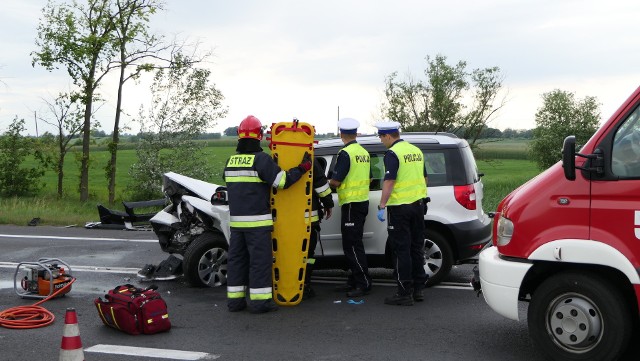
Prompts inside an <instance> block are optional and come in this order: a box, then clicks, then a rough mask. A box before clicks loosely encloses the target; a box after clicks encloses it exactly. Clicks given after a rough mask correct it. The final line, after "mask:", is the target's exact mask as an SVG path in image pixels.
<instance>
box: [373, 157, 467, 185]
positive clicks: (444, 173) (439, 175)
mask: <svg viewBox="0 0 640 361" xmlns="http://www.w3.org/2000/svg"><path fill="white" fill-rule="evenodd" d="M370 154H371V174H372V176H373V181H372V182H371V186H370V190H372V191H374V190H381V189H382V182H383V179H384V152H382V153H370ZM423 154H424V159H425V162H424V166H425V168H426V169H427V175H428V177H429V187H440V186H447V185H451V184H452V180H453V177H452V176H451V175H450V174H451V173H452V172H455V171H457V170H456V169H455V168H456V167H455V166H453V164H454V163H456V162H455V161H453V160H451V159H452V158H451V154H452V149H437V150H423Z"/></svg>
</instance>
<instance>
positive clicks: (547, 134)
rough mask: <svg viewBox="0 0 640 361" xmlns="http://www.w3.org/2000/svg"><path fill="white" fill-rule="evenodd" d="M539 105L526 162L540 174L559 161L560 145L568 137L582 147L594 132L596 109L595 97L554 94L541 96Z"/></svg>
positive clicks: (598, 114) (597, 120)
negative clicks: (534, 165)
mask: <svg viewBox="0 0 640 361" xmlns="http://www.w3.org/2000/svg"><path fill="white" fill-rule="evenodd" d="M542 99H543V105H542V107H540V108H539V109H538V111H537V112H536V128H535V129H534V130H533V141H532V142H531V144H530V148H529V153H530V158H531V159H532V160H534V161H535V162H536V164H537V165H538V168H539V169H540V170H544V169H547V168H549V167H550V166H551V165H553V164H555V163H556V162H558V161H559V160H560V159H562V143H563V141H564V138H565V137H567V136H569V135H575V136H576V142H577V143H578V144H584V143H585V142H586V141H587V140H589V138H590V137H591V136H592V135H593V133H595V131H596V130H597V129H598V122H599V121H600V105H599V103H598V101H597V99H596V98H595V97H590V96H587V97H585V98H584V99H581V100H578V99H575V94H574V93H571V92H568V91H563V90H558V89H556V90H554V91H552V92H549V93H545V94H543V95H542Z"/></svg>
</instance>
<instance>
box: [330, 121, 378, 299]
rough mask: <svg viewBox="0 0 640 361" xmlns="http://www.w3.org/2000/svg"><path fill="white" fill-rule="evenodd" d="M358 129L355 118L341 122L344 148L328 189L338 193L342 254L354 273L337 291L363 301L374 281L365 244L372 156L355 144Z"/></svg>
mask: <svg viewBox="0 0 640 361" xmlns="http://www.w3.org/2000/svg"><path fill="white" fill-rule="evenodd" d="M359 126H360V122H358V121H357V120H355V119H352V118H344V119H340V120H339V121H338V127H339V128H340V139H342V142H343V143H344V147H343V148H342V149H341V150H340V151H339V152H338V156H337V159H336V165H335V167H334V169H333V172H332V176H331V180H330V181H329V185H331V187H333V188H336V189H337V191H338V204H339V205H340V210H341V215H340V230H341V232H342V250H343V251H344V255H345V257H346V258H347V265H348V266H349V269H350V270H351V274H350V275H349V280H348V281H347V284H346V285H343V286H338V287H337V288H336V290H337V291H346V292H347V297H360V296H364V295H366V294H368V293H369V292H370V291H371V277H370V276H369V268H368V267H367V256H366V254H365V252H364V244H363V243H362V234H363V232H364V222H365V220H366V218H367V214H368V213H369V183H370V182H371V166H370V157H369V152H367V151H366V150H365V149H364V148H363V147H362V146H361V145H360V144H358V142H357V141H356V136H357V133H358V127H359Z"/></svg>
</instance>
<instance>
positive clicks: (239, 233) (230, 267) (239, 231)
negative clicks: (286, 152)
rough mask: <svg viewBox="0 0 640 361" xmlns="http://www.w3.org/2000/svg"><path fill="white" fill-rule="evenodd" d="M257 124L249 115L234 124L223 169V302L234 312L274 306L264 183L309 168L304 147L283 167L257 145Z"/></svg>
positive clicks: (289, 179) (277, 183) (282, 185)
mask: <svg viewBox="0 0 640 361" xmlns="http://www.w3.org/2000/svg"><path fill="white" fill-rule="evenodd" d="M262 136H263V130H262V124H261V123H260V120H258V118H256V117H254V116H252V115H250V116H248V117H246V118H245V119H244V120H243V121H242V122H240V125H239V126H238V138H239V139H238V146H237V148H236V151H237V154H235V155H232V156H231V157H230V158H229V159H228V160H227V163H226V167H225V169H224V180H225V181H226V182H227V193H228V197H229V213H230V226H231V239H230V240H229V253H228V257H229V258H228V261H227V307H228V309H229V311H231V312H237V311H241V310H243V309H245V308H246V307H247V300H246V296H247V294H246V293H247V290H248V291H249V295H248V296H249V297H248V298H249V305H248V306H249V311H250V312H252V313H263V312H269V311H275V310H277V309H278V306H277V305H276V304H275V303H274V302H273V294H272V286H273V283H272V278H271V267H272V263H273V255H272V250H271V247H272V246H271V231H272V230H273V218H272V215H271V206H270V203H269V197H270V188H271V187H273V188H277V189H286V188H288V187H289V186H291V185H292V184H294V183H295V182H296V181H298V180H299V179H300V178H301V177H302V175H303V174H305V173H306V172H307V171H309V169H311V166H312V161H311V156H310V154H309V153H306V152H305V154H304V156H303V158H302V162H301V163H300V165H298V166H297V167H293V168H291V169H289V170H288V171H286V172H285V171H283V170H281V169H280V167H278V165H277V164H276V163H275V161H274V160H273V159H272V158H271V157H270V156H269V155H268V154H266V153H264V152H263V151H262V148H261V147H260V140H262Z"/></svg>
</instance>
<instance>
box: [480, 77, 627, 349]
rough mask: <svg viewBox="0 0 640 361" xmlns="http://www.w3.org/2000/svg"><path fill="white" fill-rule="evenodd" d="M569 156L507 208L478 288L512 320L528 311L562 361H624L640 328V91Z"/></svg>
mask: <svg viewBox="0 0 640 361" xmlns="http://www.w3.org/2000/svg"><path fill="white" fill-rule="evenodd" d="M562 152H563V153H562V161H561V162H558V163H557V164H555V165H554V166H552V167H550V168H549V169H547V170H546V171H544V172H543V173H541V174H540V175H538V176H537V177H535V178H533V179H532V180H530V181H529V182H527V183H525V184H523V185H522V186H520V187H519V188H518V189H516V190H514V191H513V192H511V194H509V195H508V196H507V197H505V198H504V199H503V200H502V201H501V202H500V204H499V205H498V208H497V211H496V213H495V217H494V224H493V239H492V242H493V246H492V247H489V248H487V249H485V250H484V251H483V252H482V253H481V254H480V260H479V277H478V275H476V277H475V279H476V280H477V279H478V278H479V282H477V283H476V286H480V287H481V289H482V293H483V295H484V298H485V300H486V302H487V303H488V304H489V306H490V307H491V308H492V309H493V310H495V311H496V312H498V313H499V314H501V315H503V316H505V317H507V318H510V319H514V320H518V319H520V318H523V317H524V316H525V310H526V318H527V320H528V327H529V333H530V336H531V337H532V339H533V340H534V343H535V344H536V345H537V346H538V347H539V349H540V350H541V351H543V352H544V353H545V354H547V355H548V356H549V357H551V358H552V359H555V360H610V359H616V358H618V357H620V355H622V354H623V353H624V351H625V350H626V348H627V345H628V344H629V340H630V338H631V335H632V332H633V330H634V328H635V327H637V324H638V321H639V317H638V315H639V313H638V310H639V305H640V87H639V88H638V89H636V90H635V92H634V93H633V94H632V95H631V96H630V97H629V98H628V99H627V100H626V101H625V102H624V103H623V104H622V106H621V107H620V108H619V109H618V110H617V111H616V112H615V113H614V114H613V116H612V117H611V118H610V119H609V120H608V121H607V122H606V123H604V124H603V125H602V127H601V128H600V129H598V130H597V131H596V133H595V134H594V135H593V136H592V137H591V139H589V141H587V143H586V144H585V145H584V146H583V147H582V148H580V149H579V150H578V152H577V153H576V145H575V138H574V137H572V136H569V137H567V138H566V139H565V141H564V145H563V150H562ZM478 283H479V284H478ZM520 302H529V307H528V309H527V308H524V307H522V308H519V303H520Z"/></svg>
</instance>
